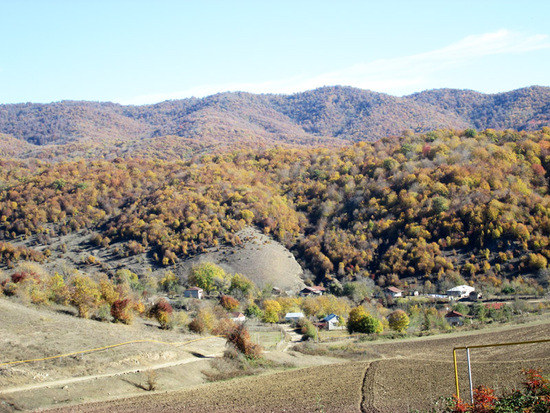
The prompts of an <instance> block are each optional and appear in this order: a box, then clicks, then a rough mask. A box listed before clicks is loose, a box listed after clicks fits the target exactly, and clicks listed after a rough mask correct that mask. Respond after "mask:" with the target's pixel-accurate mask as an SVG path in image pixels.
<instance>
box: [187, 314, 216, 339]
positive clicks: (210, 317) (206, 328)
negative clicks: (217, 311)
mask: <svg viewBox="0 0 550 413" xmlns="http://www.w3.org/2000/svg"><path fill="white" fill-rule="evenodd" d="M214 321H215V317H214V314H213V313H212V311H211V310H210V309H208V308H201V309H200V310H199V311H197V314H196V316H195V318H193V320H191V322H190V323H189V330H191V331H192V332H194V333H199V334H204V333H208V332H210V331H212V330H213V329H214Z"/></svg>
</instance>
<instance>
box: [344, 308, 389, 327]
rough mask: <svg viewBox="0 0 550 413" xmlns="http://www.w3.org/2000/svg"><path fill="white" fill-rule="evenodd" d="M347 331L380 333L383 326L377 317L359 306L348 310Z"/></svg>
mask: <svg viewBox="0 0 550 413" xmlns="http://www.w3.org/2000/svg"><path fill="white" fill-rule="evenodd" d="M348 331H349V333H350V334H352V333H354V332H357V333H365V334H373V333H381V332H382V331H383V327H382V324H381V323H380V321H379V320H378V319H376V318H375V317H373V316H371V315H370V314H368V313H367V312H366V311H365V308H364V307H362V306H359V307H355V308H354V309H352V310H351V311H350V312H349V318H348Z"/></svg>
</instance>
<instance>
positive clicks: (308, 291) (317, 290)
mask: <svg viewBox="0 0 550 413" xmlns="http://www.w3.org/2000/svg"><path fill="white" fill-rule="evenodd" d="M326 290H327V289H326V288H325V287H319V286H313V287H305V288H303V289H302V290H301V291H300V295H301V296H302V297H307V296H308V295H323V293H324V292H325V291H326Z"/></svg>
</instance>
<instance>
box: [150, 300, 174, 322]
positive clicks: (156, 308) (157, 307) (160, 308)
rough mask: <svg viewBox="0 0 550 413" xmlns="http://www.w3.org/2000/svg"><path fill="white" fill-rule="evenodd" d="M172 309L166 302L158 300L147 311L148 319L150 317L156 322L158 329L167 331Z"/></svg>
mask: <svg viewBox="0 0 550 413" xmlns="http://www.w3.org/2000/svg"><path fill="white" fill-rule="evenodd" d="M173 311H174V309H173V308H172V306H171V305H170V303H169V302H168V301H166V300H165V299H160V300H159V301H157V302H156V303H155V304H154V305H153V306H152V307H151V309H150V310H149V317H152V318H154V319H156V320H157V321H158V323H159V324H160V328H162V329H168V328H169V322H170V314H172V312H173Z"/></svg>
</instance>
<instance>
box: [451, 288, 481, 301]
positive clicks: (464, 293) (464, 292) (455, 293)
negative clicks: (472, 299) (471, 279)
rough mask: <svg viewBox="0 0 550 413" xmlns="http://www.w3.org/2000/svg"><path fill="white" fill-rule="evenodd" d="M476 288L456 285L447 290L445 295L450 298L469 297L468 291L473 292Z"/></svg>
mask: <svg viewBox="0 0 550 413" xmlns="http://www.w3.org/2000/svg"><path fill="white" fill-rule="evenodd" d="M475 290H476V289H475V288H474V287H470V286H469V285H457V286H456V287H453V288H451V289H450V290H447V295H448V296H449V297H451V298H457V299H460V298H464V297H469V296H470V293H472V292H474V291H475Z"/></svg>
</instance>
